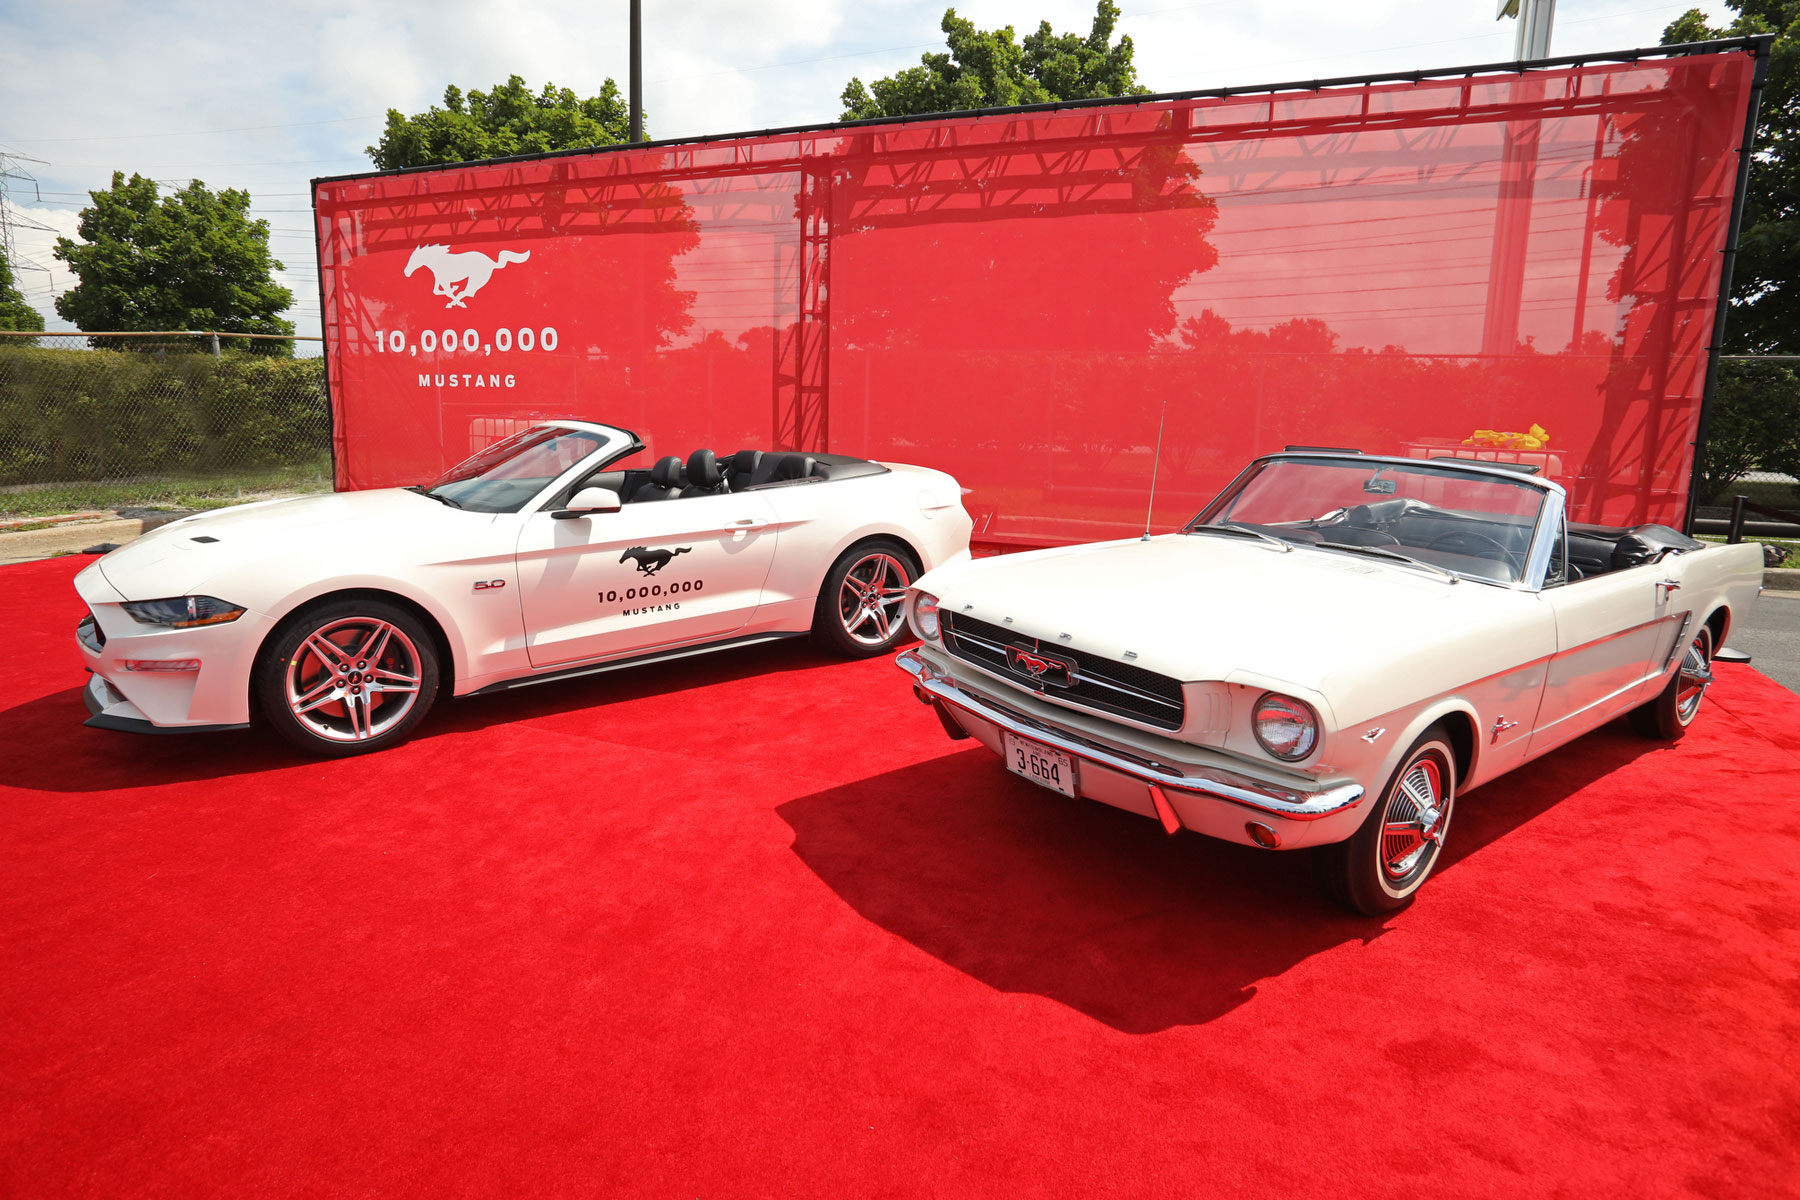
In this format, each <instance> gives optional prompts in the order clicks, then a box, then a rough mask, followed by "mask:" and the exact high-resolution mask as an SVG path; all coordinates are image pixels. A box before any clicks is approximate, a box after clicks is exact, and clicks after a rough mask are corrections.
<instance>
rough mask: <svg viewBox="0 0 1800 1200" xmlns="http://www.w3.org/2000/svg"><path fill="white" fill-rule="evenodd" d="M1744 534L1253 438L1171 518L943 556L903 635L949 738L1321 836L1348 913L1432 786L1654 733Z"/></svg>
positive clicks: (1389, 900)
mask: <svg viewBox="0 0 1800 1200" xmlns="http://www.w3.org/2000/svg"><path fill="white" fill-rule="evenodd" d="M1761 583H1762V552H1761V549H1760V548H1759V547H1757V546H1754V545H1741V546H1708V545H1705V544H1704V543H1701V542H1698V541H1694V540H1692V539H1690V538H1687V537H1684V536H1683V535H1681V534H1680V533H1677V532H1676V531H1675V530H1673V529H1668V528H1665V527H1663V526H1660V525H1642V526H1637V527H1635V528H1630V529H1614V528H1603V527H1599V526H1592V525H1580V524H1571V523H1569V522H1568V521H1567V520H1566V519H1565V516H1564V494H1563V490H1562V488H1560V487H1559V486H1557V485H1556V484H1554V483H1551V482H1547V481H1545V480H1541V479H1536V478H1532V477H1530V476H1528V475H1526V474H1521V473H1519V472H1517V471H1512V470H1507V469H1505V468H1503V467H1501V466H1498V465H1495V464H1481V463H1473V462H1464V461H1455V460H1447V461H1446V460H1438V461H1430V462H1424V461H1419V460H1415V459H1400V458H1376V457H1372V456H1365V455H1361V454H1357V453H1356V452H1354V451H1342V452H1318V453H1287V454H1278V455H1272V456H1270V457H1267V458H1261V459H1258V460H1256V461H1255V462H1254V463H1252V464H1251V465H1250V467H1249V468H1248V469H1246V470H1245V471H1244V472H1243V473H1242V474H1241V475H1239V476H1238V478H1237V479H1236V480H1235V481H1233V482H1232V484H1231V485H1230V486H1229V487H1227V488H1226V489H1225V491H1224V492H1222V493H1221V494H1220V495H1219V497H1218V498H1217V499H1216V500H1214V501H1213V502H1212V504H1211V505H1209V506H1208V507H1207V508H1206V509H1205V511H1203V512H1202V513H1201V514H1200V515H1199V516H1198V517H1197V518H1195V520H1194V521H1193V522H1192V523H1191V524H1190V525H1188V526H1187V528H1186V529H1184V530H1183V531H1182V532H1180V533H1178V534H1172V535H1168V536H1162V537H1154V538H1152V537H1149V536H1148V535H1146V536H1145V538H1144V539H1143V540H1141V541H1128V542H1108V543H1101V544H1096V545H1088V546H1075V547H1069V548H1065V549H1055V550H1042V551H1034V552H1031V553H1026V554H1015V555H1009V556H1005V557H1001V558H991V559H982V560H975V561H967V562H961V563H956V564H952V565H950V566H948V567H945V568H943V569H940V570H935V571H932V572H931V573H930V574H928V575H926V576H925V577H923V578H922V579H920V580H919V581H918V583H917V585H916V586H915V587H914V589H913V591H912V592H911V594H910V596H909V600H908V617H909V620H910V621H911V623H912V626H913V629H914V630H915V632H917V633H918V635H919V637H920V638H921V640H922V645H921V646H920V647H919V648H918V649H916V650H908V651H905V652H904V653H902V654H901V655H900V657H899V660H898V661H899V665H900V666H901V667H902V668H903V669H904V670H905V671H906V672H907V673H908V674H909V675H911V676H912V678H913V687H914V691H915V694H916V695H917V696H918V698H919V699H920V700H921V701H922V702H924V703H926V704H928V705H930V706H931V707H933V708H934V709H935V710H936V712H937V715H938V717H939V719H940V720H941V721H942V723H943V725H944V729H945V731H946V732H948V733H949V734H950V736H951V737H954V738H963V737H974V738H976V739H977V740H979V741H980V742H981V743H982V744H983V745H985V746H987V747H988V749H990V750H992V751H994V752H995V753H996V754H999V755H1001V756H1002V758H1003V759H1004V761H1005V763H1006V767H1007V769H1008V770H1010V771H1012V772H1013V773H1015V774H1018V775H1021V776H1023V777H1024V778H1026V779H1028V780H1030V781H1032V782H1034V783H1037V784H1041V785H1043V786H1045V787H1048V788H1052V789H1054V790H1056V791H1059V792H1062V793H1063V794H1065V795H1068V796H1083V797H1087V798H1090V799H1094V800H1100V801H1104V802H1106V803H1108V804H1113V805H1116V806H1118V807H1120V808H1124V809H1128V810H1130V811H1133V812H1137V813H1141V814H1143V815H1145V816H1149V817H1154V818H1157V819H1159V820H1160V821H1161V823H1162V825H1163V828H1164V829H1166V830H1167V831H1168V832H1169V833H1171V834H1173V833H1176V832H1179V831H1180V830H1183V829H1189V830H1194V831H1196V832H1199V833H1204V834H1208V835H1210V836H1212V837H1217V838H1223V839H1226V840H1227V841H1233V842H1242V843H1247V844H1251V845H1256V846H1261V847H1264V848H1266V849H1298V848H1301V847H1318V848H1319V850H1318V852H1317V856H1316V857H1317V860H1318V864H1319V868H1320V877H1321V881H1322V882H1323V883H1324V885H1325V887H1326V890H1327V892H1328V893H1330V894H1331V895H1332V896H1333V897H1334V898H1335V899H1336V900H1338V901H1339V902H1340V903H1342V904H1344V905H1346V906H1347V907H1349V908H1351V909H1353V910H1356V911H1359V912H1362V913H1366V914H1370V915H1374V914H1378V913H1382V912H1387V911H1391V910H1393V909H1396V908H1399V907H1400V906H1402V905H1404V904H1406V903H1407V902H1408V901H1409V900H1410V899H1411V898H1412V896H1413V894H1414V893H1415V892H1416V891H1417V890H1418V888H1419V886H1420V885H1421V884H1422V883H1424V881H1425V879H1426V877H1427V876H1429V875H1430V874H1431V870H1432V868H1433V866H1434V865H1435V864H1436V863H1437V861H1438V856H1439V854H1440V853H1441V852H1442V848H1443V845H1444V838H1445V836H1446V834H1447V833H1448V832H1449V829H1450V820H1451V817H1452V815H1453V814H1454V812H1455V807H1456V800H1457V797H1458V796H1459V795H1460V794H1462V793H1464V792H1467V791H1468V790H1469V789H1471V788H1473V787H1476V786H1478V785H1480V784H1483V783H1486V782H1487V781H1489V780H1491V779H1494V778H1495V777H1497V776H1499V775H1501V774H1504V773H1505V772H1507V771H1510V770H1512V769H1513V768H1514V767H1517V766H1519V765H1520V764H1522V763H1524V762H1526V761H1527V760H1529V759H1532V758H1535V757H1537V756H1538V755H1541V754H1543V753H1545V752H1546V751H1549V750H1552V749H1554V748H1555V747H1557V746H1559V745H1562V744H1563V743H1565V742H1567V741H1568V740H1569V739H1571V738H1573V737H1576V736H1578V735H1580V734H1582V733H1585V732H1587V731H1589V730H1591V729H1593V728H1595V727H1596V726H1598V725H1600V724H1602V723H1603V722H1606V721H1608V720H1610V719H1612V718H1613V717H1616V716H1619V715H1621V714H1625V713H1629V714H1630V715H1631V723H1632V725H1633V726H1634V727H1635V728H1637V729H1638V730H1639V732H1641V733H1644V734H1646V735H1648V736H1652V737H1659V738H1672V737H1677V736H1679V735H1680V734H1681V732H1682V731H1683V729H1685V728H1686V726H1687V725H1688V723H1689V722H1690V721H1692V720H1693V719H1694V715H1695V713H1696V712H1697V711H1698V709H1699V707H1700V701H1701V698H1702V696H1703V695H1704V693H1705V691H1706V687H1707V684H1708V682H1709V681H1710V680H1711V678H1712V673H1711V671H1712V656H1713V652H1714V649H1715V648H1716V647H1718V646H1721V645H1722V644H1723V642H1724V638H1725V635H1726V634H1727V632H1728V631H1729V630H1730V628H1731V622H1732V620H1733V617H1734V616H1736V615H1740V614H1742V613H1743V612H1744V610H1745V608H1746V607H1747V606H1748V605H1749V604H1750V603H1751V602H1752V601H1753V600H1754V599H1755V597H1756V595H1757V594H1758V592H1759V591H1760V590H1761Z"/></svg>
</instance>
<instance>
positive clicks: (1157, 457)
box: [1138, 400, 1169, 542]
mask: <svg viewBox="0 0 1800 1200" xmlns="http://www.w3.org/2000/svg"><path fill="white" fill-rule="evenodd" d="M1168 419H1169V402H1168V401H1167V400H1164V401H1163V406H1162V415H1161V416H1159V417H1157V418H1156V453H1155V454H1153V455H1151V456H1150V507H1149V508H1146V509H1145V510H1144V536H1143V537H1142V538H1139V539H1138V540H1139V541H1144V542H1147V541H1149V540H1150V516H1151V514H1152V513H1154V512H1155V511H1156V469H1157V467H1159V466H1161V465H1162V435H1163V422H1165V421H1167V420H1168Z"/></svg>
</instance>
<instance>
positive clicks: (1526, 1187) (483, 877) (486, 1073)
mask: <svg viewBox="0 0 1800 1200" xmlns="http://www.w3.org/2000/svg"><path fill="white" fill-rule="evenodd" d="M83 561H85V560H83ZM79 565H81V564H80V563H79V562H70V561H67V560H63V561H55V562H48V563H39V564H32V565H29V566H24V567H10V568H6V569H4V570H0V581H3V582H4V584H5V585H6V586H5V591H4V600H3V601H0V604H3V608H0V618H3V620H4V628H5V630H6V633H5V635H4V645H5V651H6V652H5V654H4V655H0V746H3V747H4V751H3V753H4V763H3V764H0V814H3V816H0V905H3V913H0V1195H5V1196H9V1197H10V1196H17V1197H49V1196H65V1195H81V1196H124V1195H130V1196H178V1197H198V1196H232V1197H243V1196H292V1195H316V1196H332V1197H338V1196H393V1195H413V1196H430V1197H446V1196H465V1195H466V1196H496V1195H519V1196H584V1197H593V1196H640V1195H641V1196H658V1197H672V1198H675V1197H696V1196H706V1197H735V1196H828V1197H854V1196H915V1195H939V1196H957V1197H960V1196H969V1195H976V1194H984V1195H997V1196H1006V1197H1020V1196H1039V1195H1058V1196H1079V1197H1084V1198H1086V1197H1096V1196H1139V1195H1165V1196H1166V1195H1183V1196H1200V1195H1206V1196H1279V1197H1291V1196H1303V1195H1318V1196H1332V1197H1346V1196H1380V1197H1392V1196H1395V1195H1413V1196H1432V1197H1436V1196H1471V1197H1476V1196H1479V1197H1493V1196H1518V1197H1545V1196H1567V1197H1589V1196H1595V1195H1606V1196H1634V1197H1636V1196H1701V1197H1745V1196H1790V1195H1800V1170H1797V1168H1800V1154H1797V1151H1796V1145H1797V1144H1800V1082H1797V1080H1796V1071H1795V1065H1794V1064H1795V1061H1796V1058H1797V1057H1800V1056H1797V1054H1796V1045H1797V1042H1800V1019H1797V1015H1800V970H1797V968H1800V881H1797V879H1796V869H1795V867H1796V863H1797V862H1800V806H1797V804H1796V800H1795V794H1796V788H1795V780H1796V769H1797V768H1800V699H1797V698H1796V697H1795V696H1794V695H1793V694H1791V693H1789V692H1787V691H1785V690H1783V689H1782V688H1780V687H1778V686H1776V685H1775V684H1773V683H1771V682H1769V681H1768V680H1766V679H1764V678H1763V677H1762V676H1760V675H1758V674H1756V673H1755V672H1754V671H1753V670H1751V669H1749V668H1743V667H1725V668H1721V671H1720V682H1719V684H1718V686H1717V688H1716V689H1715V690H1714V692H1713V693H1712V695H1711V696H1710V697H1709V698H1708V700H1707V707H1706V710H1705V711H1704V712H1703V714H1702V717H1701V720H1700V722H1699V724H1698V726H1697V727H1696V729H1695V731H1694V732H1693V733H1692V734H1691V735H1690V736H1689V737H1688V738H1687V739H1686V740H1685V741H1683V742H1682V743H1680V744H1679V745H1678V746H1675V747H1673V748H1659V747H1655V746H1652V745H1651V744H1649V743H1646V742H1643V741H1640V740H1637V739H1635V738H1633V737H1632V736H1630V735H1629V733H1627V732H1625V731H1623V730H1622V729H1618V728H1614V729H1608V730H1605V731H1602V732H1601V733H1599V734H1596V735H1594V736H1591V737H1589V738H1586V739H1584V740H1582V741H1580V742H1578V743H1577V744H1576V745H1574V746H1573V747H1570V748H1568V749H1565V750H1562V751H1560V752H1558V753H1556V754H1555V755H1553V756H1551V757H1550V758H1548V759H1546V760H1544V761H1542V762H1540V763H1538V764H1535V765H1533V766H1531V767H1528V768H1526V769H1524V770H1522V771H1520V772H1518V773H1516V774H1514V775H1512V776H1510V777H1508V778H1507V779H1505V780H1503V781H1502V782H1500V783H1497V784H1494V785H1493V786H1491V787H1489V788H1486V789H1483V790H1481V791H1479V792H1476V793H1473V794H1472V795H1471V796H1470V797H1469V798H1468V800H1467V801H1466V802H1465V804H1464V805H1463V807H1462V808H1461V810H1460V811H1459V812H1458V814H1457V821H1456V829H1455V832H1454V834H1453V837H1452V848H1451V852H1450V856H1449V858H1448V859H1447V862H1446V865H1445V867H1444V868H1443V869H1442V870H1441V872H1440V874H1439V876H1438V877H1437V878H1436V879H1435V880H1434V881H1433V882H1432V883H1431V884H1430V885H1429V887H1428V888H1427V889H1426V891H1425V893H1424V895H1423V897H1422V899H1421V900H1420V902H1419V903H1418V904H1416V905H1415V906H1414V907H1413V908H1412V909H1410V910H1409V911H1407V912H1404V913H1401V914H1399V915H1398V916H1397V917H1394V918H1392V919H1390V920H1388V921H1386V922H1368V921H1361V920H1355V919H1352V918H1349V917H1347V916H1341V915H1338V914H1336V913H1334V912H1333V911H1331V910H1329V909H1327V908H1325V907H1324V906H1323V904H1322V902H1321V901H1320V900H1319V899H1317V898H1316V897H1315V895H1314V892H1313V888H1312V883H1311V879H1310V875H1309V872H1308V870H1307V869H1306V868H1307V866H1308V864H1307V863H1306V862H1305V861H1304V860H1303V859H1301V858H1298V857H1292V856H1287V855H1275V854H1264V853H1262V852H1259V851H1252V850H1248V849H1239V848H1235V847H1227V846H1223V845H1218V844H1214V843H1209V842H1206V841H1203V840H1201V839H1199V838H1197V837H1192V836H1189V837H1183V838H1178V839H1173V840H1171V839H1166V838H1164V837H1163V835H1162V833H1161V832H1160V830H1159V829H1158V828H1157V826H1156V825H1155V823H1154V822H1150V821H1146V820H1142V819H1139V818H1135V817H1129V816H1126V815H1124V814H1121V813H1117V812H1114V811H1111V810H1109V809H1105V808H1103V807H1100V806H1098V805H1090V804H1077V803H1073V802H1067V801H1063V800H1061V799H1059V798H1057V797H1055V796H1052V795H1050V794H1048V793H1045V792H1042V791H1038V790H1035V789H1033V788H1032V787H1030V785H1028V784H1025V783H1023V782H1018V781H1015V780H1012V779H1011V778H1010V777H1008V776H1006V775H1005V774H1004V773H1003V771H1002V770H1001V768H1000V766H999V765H998V763H997V762H996V761H994V760H991V759H990V758H989V757H988V756H987V755H986V753H985V752H983V751H980V750H968V749H964V748H963V746H964V745H966V744H958V743H951V742H949V741H947V740H946V739H945V738H944V737H943V735H942V733H941V732H940V730H939V729H938V725H937V722H936V721H935V720H934V719H933V718H932V717H931V715H930V714H929V713H928V712H926V711H925V710H924V709H922V708H920V707H918V706H917V705H916V704H915V703H913V701H912V700H911V698H910V696H909V695H908V693H907V689H906V687H905V685H904V683H903V681H902V679H901V677H900V674H899V672H897V671H895V670H894V669H893V667H892V666H890V665H889V664H888V662H887V661H886V660H876V661H873V662H868V663H857V664H844V663H839V662H836V661H832V660H827V659H824V658H821V657H818V656H815V655H814V654H813V653H812V652H811V651H809V650H808V649H806V648H805V647H804V646H803V645H799V644H795V645H788V646H779V645H778V646H774V647H768V648H759V649H755V650H748V651H737V652H732V653H728V654H724V655H720V656H716V657H714V658H712V659H710V660H699V661H697V662H696V663H694V664H693V665H688V666H681V665H676V666H662V667H653V668H648V669H645V670H641V671H638V672H634V673H628V674H625V675H619V676H612V677H609V678H601V679H599V680H591V681H585V682H574V683H567V684H556V685H548V686H546V687H543V688H538V689H532V690H530V691H527V692H521V693H517V694H515V695H512V696H503V697H496V698H492V699H482V700H472V701H461V702H458V703H455V704H451V705H448V706H446V707H444V708H441V709H440V710H439V712H438V713H437V714H436V715H435V716H434V717H433V718H432V719H431V720H430V721H428V722H427V724H426V726H425V728H424V730H423V736H421V737H420V738H419V739H418V740H416V741H414V742H413V743H411V744H410V745H408V746H405V747H403V748H401V749H400V750H397V751H394V752H390V753H387V754H382V755H377V756H374V757H370V758H363V759H354V760H350V761H347V762H340V763H328V764H327V763H319V762H314V761H311V760H306V759H301V758H297V757H295V756H294V755H292V754H290V753H289V752H288V751H287V750H286V749H285V748H284V747H283V746H282V745H280V744H278V743H277V742H276V741H275V740H274V739H273V738H272V737H269V736H266V735H263V734H260V733H255V732H251V733H238V734H225V735H219V736H215V737H208V738H142V737H131V736H128V735H121V734H111V733H105V732H100V731H97V730H91V729H85V728H83V727H82V725H81V721H82V719H83V718H84V716H85V712H84V710H83V708H82V705H81V701H80V697H79V694H78V687H79V686H80V684H81V682H82V678H83V676H82V673H81V670H80V667H79V665H78V659H77V654H76V650H75V647H74V641H73V633H72V630H73V627H74V624H75V621H76V619H77V616H78V614H79V605H78V603H77V602H76V600H75V597H74V594H73V593H72V592H71V590H70V589H69V586H68V580H69V578H70V576H71V575H72V574H73V573H74V571H75V569H76V568H77V567H78V566H79Z"/></svg>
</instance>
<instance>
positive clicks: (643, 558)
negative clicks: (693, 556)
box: [619, 546, 693, 575]
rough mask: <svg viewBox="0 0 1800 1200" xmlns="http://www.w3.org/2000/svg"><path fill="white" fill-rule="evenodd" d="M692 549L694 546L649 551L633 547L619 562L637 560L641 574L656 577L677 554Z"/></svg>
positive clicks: (622, 555)
mask: <svg viewBox="0 0 1800 1200" xmlns="http://www.w3.org/2000/svg"><path fill="white" fill-rule="evenodd" d="M692 549H693V547H692V546H681V547H679V548H677V549H674V550H647V549H645V548H644V547H642V546H633V547H632V548H631V549H629V550H627V551H626V552H625V553H623V554H621V555H619V561H620V562H624V561H625V560H627V559H636V560H637V569H638V571H639V573H640V574H644V575H654V574H656V573H657V572H658V571H660V570H662V569H663V568H664V567H666V566H668V565H669V563H670V562H671V561H673V560H674V558H675V556H676V555H677V554H686V553H687V552H688V551H690V550H692Z"/></svg>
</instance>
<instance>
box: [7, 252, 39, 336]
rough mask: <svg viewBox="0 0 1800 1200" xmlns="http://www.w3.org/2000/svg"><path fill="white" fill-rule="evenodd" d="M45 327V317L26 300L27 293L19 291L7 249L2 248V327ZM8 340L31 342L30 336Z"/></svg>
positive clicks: (26, 328)
mask: <svg viewBox="0 0 1800 1200" xmlns="http://www.w3.org/2000/svg"><path fill="white" fill-rule="evenodd" d="M43 327H44V318H43V317H42V316H41V315H40V314H39V313H38V310H37V309H35V308H33V307H31V305H29V304H27V303H26V302H25V295H24V293H23V292H21V291H19V285H18V283H17V282H15V281H14V279H13V270H12V264H11V263H10V262H7V261H6V251H5V250H0V329H6V330H38V329H42V328H43ZM5 340H6V341H7V342H13V343H18V342H29V341H31V340H32V339H30V338H7V339H5Z"/></svg>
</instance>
